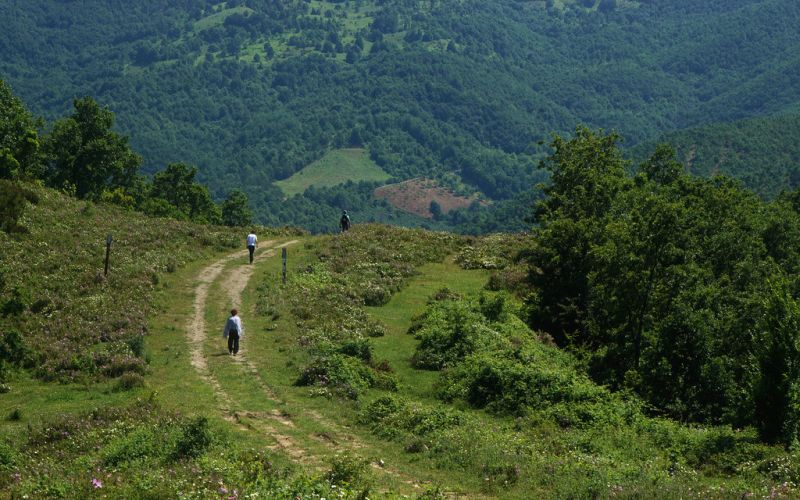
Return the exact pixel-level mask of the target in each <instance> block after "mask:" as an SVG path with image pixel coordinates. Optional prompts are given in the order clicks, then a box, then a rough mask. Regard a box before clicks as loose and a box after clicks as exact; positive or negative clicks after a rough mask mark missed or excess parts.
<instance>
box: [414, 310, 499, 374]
mask: <svg viewBox="0 0 800 500" xmlns="http://www.w3.org/2000/svg"><path fill="white" fill-rule="evenodd" d="M493 326H494V325H491V324H490V321H489V320H488V319H487V318H486V317H484V316H483V315H482V314H481V313H480V311H476V310H475V309H474V308H473V307H472V306H471V305H470V304H467V303H465V302H462V301H442V302H436V303H434V304H432V305H431V306H429V308H428V309H427V310H426V312H425V315H424V317H423V319H422V323H421V327H419V328H416V329H415V330H414V332H413V333H414V337H415V338H417V339H419V340H420V343H419V345H418V346H417V349H416V351H415V352H414V356H413V357H412V358H411V363H412V364H413V365H414V366H415V367H417V368H424V369H428V370H441V369H443V368H447V367H450V366H452V365H454V364H456V363H458V362H460V361H462V360H463V359H464V358H465V357H466V356H468V355H470V354H473V353H476V352H483V351H492V350H497V349H503V348H504V347H507V344H508V339H506V338H505V337H504V336H503V335H502V334H501V333H500V332H499V331H498V329H496V328H493Z"/></svg>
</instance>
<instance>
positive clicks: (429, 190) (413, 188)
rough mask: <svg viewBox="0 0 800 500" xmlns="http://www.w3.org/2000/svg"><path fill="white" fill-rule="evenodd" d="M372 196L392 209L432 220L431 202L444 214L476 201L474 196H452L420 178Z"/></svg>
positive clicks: (427, 180) (377, 192) (449, 192)
mask: <svg viewBox="0 0 800 500" xmlns="http://www.w3.org/2000/svg"><path fill="white" fill-rule="evenodd" d="M373 195H374V196H375V197H376V198H379V199H383V200H386V201H388V202H389V203H391V204H392V205H393V206H394V207H396V208H399V209H400V210H403V211H404V212H409V213H412V214H415V215H419V216H420V217H425V218H428V219H430V218H432V217H433V214H432V213H431V202H434V201H435V202H436V203H438V204H439V207H440V208H441V210H442V213H443V214H446V213H447V212H449V211H450V210H454V209H457V208H466V207H468V206H470V205H471V204H472V203H473V202H475V201H477V198H476V197H475V196H471V197H465V196H458V195H456V194H453V193H452V192H451V191H450V190H448V189H447V188H444V187H442V186H440V185H439V184H438V183H437V182H436V181H435V180H433V179H426V178H424V177H420V178H417V179H411V180H407V181H404V182H398V183H397V184H389V185H387V186H381V187H379V188H377V189H376V190H375V191H374V193H373Z"/></svg>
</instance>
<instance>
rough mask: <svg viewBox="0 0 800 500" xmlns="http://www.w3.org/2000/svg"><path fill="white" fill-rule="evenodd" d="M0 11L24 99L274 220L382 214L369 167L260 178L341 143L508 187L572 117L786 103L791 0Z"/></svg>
mask: <svg viewBox="0 0 800 500" xmlns="http://www.w3.org/2000/svg"><path fill="white" fill-rule="evenodd" d="M0 18H2V19H3V30H0V53H2V54H3V56H2V57H0V76H2V78H3V79H4V80H6V81H7V82H8V83H9V84H10V85H11V86H12V87H13V89H14V91H15V92H16V93H17V94H18V95H20V96H21V97H22V99H23V100H24V101H25V102H26V103H27V104H28V105H29V106H30V108H31V110H32V111H33V112H34V113H35V114H38V115H42V116H43V117H45V118H46V119H48V120H52V119H54V118H56V117H59V116H63V115H65V114H66V113H67V112H68V110H69V109H70V108H71V106H72V100H73V98H75V97H82V96H86V95H90V96H92V97H94V98H95V99H97V101H98V102H99V103H101V104H102V105H104V106H108V107H109V108H110V110H111V111H113V112H114V113H115V114H116V115H117V123H118V128H119V131H120V132H121V133H123V134H126V135H129V136H130V138H131V144H132V146H133V147H134V149H135V150H136V151H138V152H140V153H141V154H142V155H143V156H144V158H145V164H146V168H145V170H147V171H149V172H155V171H157V170H159V169H161V168H162V167H163V166H165V165H167V164H169V163H170V162H176V161H181V162H187V163H189V164H193V165H197V166H198V167H199V174H198V175H199V179H200V180H201V181H203V182H206V183H208V184H209V185H210V186H211V188H212V195H214V196H215V197H216V198H218V199H220V198H222V197H223V196H224V195H225V193H227V192H229V191H230V190H231V189H233V188H238V187H241V188H242V189H244V190H245V192H246V193H247V195H248V196H249V199H250V202H251V204H252V205H253V208H254V211H255V214H256V217H257V219H258V220H260V221H261V222H265V223H272V224H275V223H281V224H283V223H292V222H296V221H307V220H319V218H320V217H331V216H334V214H335V211H336V210H338V209H340V208H342V205H346V206H348V208H351V209H356V210H360V211H362V213H363V214H364V215H365V216H367V214H369V217H370V218H373V219H376V220H386V218H387V215H386V209H385V207H384V206H383V205H381V204H380V203H377V202H376V201H375V200H374V199H373V198H372V196H371V188H374V187H375V184H369V185H360V186H359V185H358V184H357V183H355V184H353V185H351V186H335V187H328V188H322V189H320V190H317V192H316V193H315V197H295V198H292V199H289V200H284V198H285V196H284V194H283V193H282V192H281V191H280V189H279V188H278V187H276V186H274V185H273V184H272V182H273V181H275V180H280V179H286V178H288V177H290V176H291V175H292V174H294V173H296V172H297V171H299V170H301V169H302V168H303V167H305V166H306V165H309V164H310V163H312V162H313V161H314V160H317V159H319V158H321V157H323V156H324V155H325V153H327V152H329V151H331V150H334V149H338V148H342V147H347V146H361V147H364V148H366V149H367V150H368V151H369V155H370V158H371V159H372V160H373V161H374V162H375V163H376V164H377V165H378V166H379V167H380V168H381V169H383V170H384V171H385V172H386V173H387V174H389V176H391V177H392V178H393V179H394V180H404V179H409V178H412V177H420V176H424V177H431V178H434V179H438V180H439V181H440V182H441V183H442V184H444V185H446V186H449V187H450V188H451V189H452V190H454V191H456V192H460V193H464V194H467V195H468V194H474V193H479V194H480V195H481V196H482V197H483V198H484V199H486V200H490V201H491V200H495V201H496V200H508V199H510V198H513V197H514V196H515V195H517V193H521V192H523V191H526V190H528V189H529V188H530V187H531V186H532V185H534V184H535V183H536V182H537V181H540V180H542V179H543V177H544V175H543V174H542V173H541V172H540V171H539V170H538V168H537V160H538V158H539V157H541V155H542V153H543V152H544V151H543V146H542V145H540V142H541V141H544V142H545V143H546V142H548V141H549V136H550V134H551V133H552V132H554V131H555V132H561V133H564V132H568V131H570V130H573V129H574V126H575V125H576V124H577V123H584V124H587V125H588V126H590V127H602V128H605V129H613V130H617V131H619V132H620V133H622V135H623V136H624V137H626V139H627V140H628V143H629V144H636V143H639V142H642V141H645V140H652V139H654V138H656V137H659V136H660V134H662V133H664V132H666V131H671V130H676V129H681V128H685V127H689V126H699V125H704V124H709V123H717V122H725V121H730V120H736V119H744V118H749V117H755V116H764V115H770V114H774V113H778V112H781V111H784V110H786V109H791V108H794V109H796V107H797V105H798V103H800V87H798V86H797V85H793V84H792V82H794V81H796V80H797V76H798V73H799V72H800V64H799V63H800V55H798V54H800V51H798V50H797V49H798V46H799V45H800V41H798V38H797V34H796V26H797V24H798V21H799V20H800V5H798V4H797V3H794V2H782V1H779V0H725V1H708V2H694V1H690V0H649V1H638V2H635V1H629V0H616V1H615V0H579V1H571V0H561V1H550V0H548V1H516V0H498V1H493V2H482V1H477V0H465V1H458V2H456V1H452V2H445V1H436V0H432V1H424V2H422V1H396V2H383V1H368V0H359V1H337V2H334V1H316V0H315V1H267V0H231V1H228V2H218V1H215V0H182V1H178V2H175V1H167V0H152V1H148V2H122V1H109V2H102V3H101V4H98V3H97V2H88V1H68V2H51V1H46V0H28V1H21V0H10V1H7V2H3V3H2V5H0ZM358 180H359V179H354V181H358ZM501 206H504V205H502V204H501ZM317 229H318V228H317Z"/></svg>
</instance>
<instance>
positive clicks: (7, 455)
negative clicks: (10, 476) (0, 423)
mask: <svg viewBox="0 0 800 500" xmlns="http://www.w3.org/2000/svg"><path fill="white" fill-rule="evenodd" d="M16 461H17V452H16V451H15V450H14V448H12V447H11V446H9V445H8V443H6V442H5V441H0V467H10V466H13V465H14V464H15V463H16Z"/></svg>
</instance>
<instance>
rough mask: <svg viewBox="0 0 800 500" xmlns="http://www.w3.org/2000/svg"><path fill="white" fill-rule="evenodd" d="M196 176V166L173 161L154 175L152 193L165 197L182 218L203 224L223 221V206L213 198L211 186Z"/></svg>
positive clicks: (154, 195) (154, 196) (160, 197)
mask: <svg viewBox="0 0 800 500" xmlns="http://www.w3.org/2000/svg"><path fill="white" fill-rule="evenodd" d="M196 175H197V167H190V166H188V165H185V164H183V163H171V164H169V165H167V168H166V169H164V170H163V171H161V172H158V173H156V174H155V176H153V186H152V188H151V190H150V196H151V197H152V198H155V199H157V200H158V199H161V200H166V201H167V202H168V203H169V205H171V206H172V207H175V209H177V211H178V213H180V214H181V217H179V218H181V219H187V220H191V221H193V222H197V223H201V224H219V223H220V222H222V214H221V212H220V208H219V207H218V206H217V205H216V204H215V203H214V201H213V200H212V199H211V194H210V193H209V192H208V188H207V187H206V186H203V185H202V184H199V183H198V182H196V181H195V176H196ZM229 209H230V207H229ZM231 214H232V212H231ZM239 215H242V214H239ZM229 225H230V224H229Z"/></svg>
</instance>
